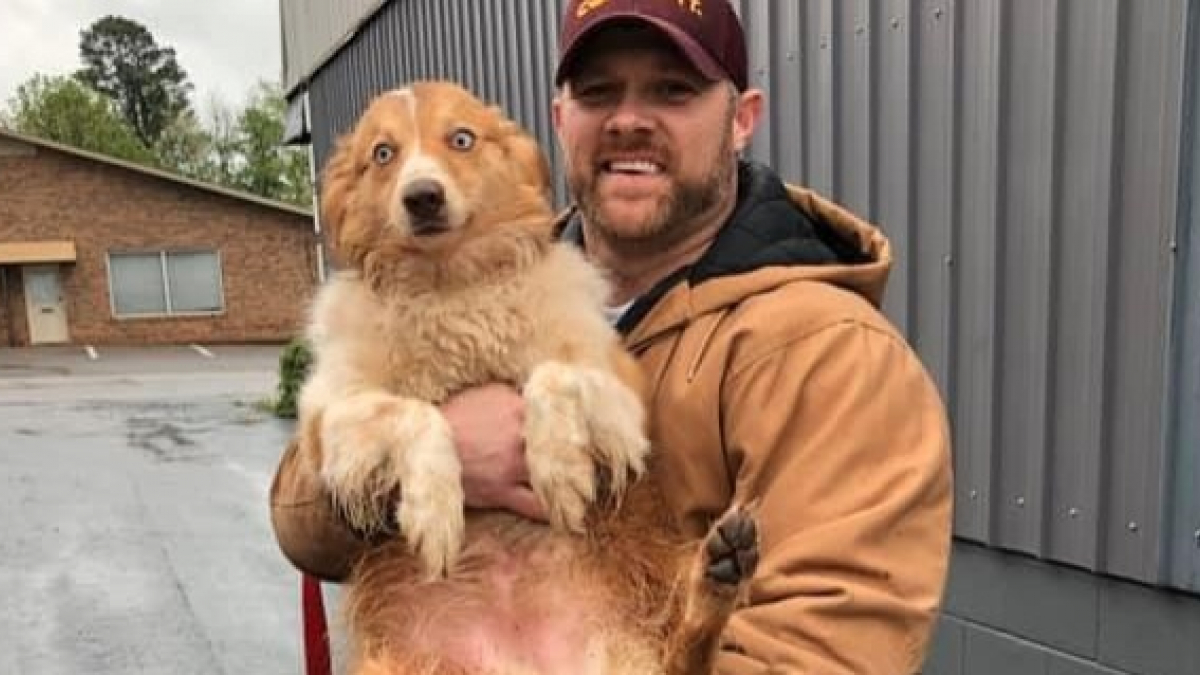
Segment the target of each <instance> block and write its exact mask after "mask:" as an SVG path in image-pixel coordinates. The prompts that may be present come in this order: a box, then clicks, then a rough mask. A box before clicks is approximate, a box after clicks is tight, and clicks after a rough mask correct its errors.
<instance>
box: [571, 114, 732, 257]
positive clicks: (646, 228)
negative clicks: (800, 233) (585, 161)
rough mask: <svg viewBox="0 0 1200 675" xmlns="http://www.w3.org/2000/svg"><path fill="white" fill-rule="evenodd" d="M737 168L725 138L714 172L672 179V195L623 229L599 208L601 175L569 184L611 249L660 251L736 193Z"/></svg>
mask: <svg viewBox="0 0 1200 675" xmlns="http://www.w3.org/2000/svg"><path fill="white" fill-rule="evenodd" d="M629 149H631V150H637V149H638V148H629ZM736 166H737V162H736V161H735V158H734V157H733V150H732V143H731V140H730V139H729V138H725V140H724V141H723V142H722V144H721V147H720V148H719V149H718V151H717V154H716V156H715V158H714V161H711V162H710V167H711V170H710V171H709V173H708V174H707V175H705V176H701V177H699V178H695V179H680V178H672V180H671V190H670V192H669V193H668V194H666V195H664V196H662V197H660V198H659V200H658V204H657V205H656V207H655V208H654V209H653V210H652V211H651V212H650V214H649V215H648V216H646V217H643V218H642V219H641V222H638V223H632V224H631V223H626V224H625V225H624V226H623V227H615V226H614V224H613V223H612V222H611V221H610V220H609V218H608V217H607V214H606V213H605V211H604V209H603V208H602V206H601V205H600V197H599V194H597V191H598V183H599V178H600V175H599V174H598V173H596V174H592V175H591V176H585V175H582V174H581V173H580V172H572V173H571V175H570V176H569V177H568V180H569V183H570V188H571V193H572V194H573V195H575V200H576V204H577V206H578V207H579V211H580V214H581V215H582V216H583V219H584V221H585V222H586V223H587V224H588V229H589V230H590V231H592V232H594V233H596V234H598V235H600V236H602V237H604V238H605V239H606V240H607V241H608V243H609V245H611V246H617V247H620V248H642V247H644V246H647V245H654V246H655V247H656V248H658V247H669V246H670V245H672V244H674V243H677V242H678V241H681V240H683V239H685V238H686V237H687V236H688V234H690V233H691V231H692V230H693V229H695V228H694V223H695V221H696V220H697V219H698V218H700V217H701V216H703V215H704V214H705V213H707V212H709V211H711V210H712V209H713V208H714V207H715V206H716V205H717V204H719V203H720V202H721V201H722V200H723V199H724V198H725V196H726V195H727V194H728V192H729V191H730V190H732V189H733V173H734V171H735V170H736Z"/></svg>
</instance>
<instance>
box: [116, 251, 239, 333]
mask: <svg viewBox="0 0 1200 675" xmlns="http://www.w3.org/2000/svg"><path fill="white" fill-rule="evenodd" d="M188 253H211V254H212V255H213V257H215V258H216V260H217V297H218V298H219V299H220V300H221V308H220V309H218V310H214V311H211V312H176V311H175V310H174V309H173V308H172V307H171V275H170V274H169V273H168V269H167V258H168V257H169V256H171V255H172V254H178V255H185V254H188ZM134 255H136V256H147V257H149V256H153V255H157V256H158V263H159V266H160V271H161V274H162V282H163V285H162V291H163V298H164V301H165V302H164V304H165V305H166V308H167V311H166V312H146V313H144V314H120V313H118V312H117V294H116V291H115V289H114V288H113V268H112V259H113V256H134ZM104 262H105V266H106V267H107V269H108V305H109V311H110V312H111V313H112V315H113V317H114V318H116V319H119V320H122V321H126V320H136V319H163V318H169V319H181V318H189V317H212V316H223V315H224V314H225V307H226V306H225V263H224V261H223V260H222V259H221V251H220V250H219V249H211V248H172V249H160V250H151V251H109V252H108V253H107V254H106V255H105V256H104Z"/></svg>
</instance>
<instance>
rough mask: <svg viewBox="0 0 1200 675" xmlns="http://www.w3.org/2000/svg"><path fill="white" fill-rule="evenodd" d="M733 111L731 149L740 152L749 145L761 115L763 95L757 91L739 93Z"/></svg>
mask: <svg viewBox="0 0 1200 675" xmlns="http://www.w3.org/2000/svg"><path fill="white" fill-rule="evenodd" d="M734 101H735V102H734V105H735V106H737V107H736V108H735V109H734V111H733V149H734V150H735V151H736V152H742V151H743V150H745V149H746V146H748V145H750V139H751V137H753V136H754V130H755V129H757V128H758V122H759V120H761V119H762V115H763V93H762V91H761V90H759V89H747V90H746V91H744V92H740V93H739V94H738V96H737V98H736V99H734Z"/></svg>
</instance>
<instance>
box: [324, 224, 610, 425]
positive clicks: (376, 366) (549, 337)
mask: <svg viewBox="0 0 1200 675" xmlns="http://www.w3.org/2000/svg"><path fill="white" fill-rule="evenodd" d="M401 292H402V289H401ZM606 293H607V286H606V284H605V282H604V280H603V279H602V278H601V277H600V275H599V273H598V272H597V271H596V270H595V269H594V268H593V267H592V266H591V265H589V264H588V263H587V262H586V261H584V259H583V258H582V256H581V255H580V254H579V253H578V252H576V251H574V250H572V249H570V248H568V247H567V246H566V245H556V246H555V247H554V248H553V249H552V251H551V253H550V254H549V255H548V256H546V257H545V258H544V259H543V260H541V261H540V262H539V263H538V264H537V265H536V266H535V267H533V268H532V269H530V270H528V271H527V272H525V273H521V274H514V275H511V276H509V277H507V278H505V279H502V280H499V281H494V282H491V283H487V284H483V285H478V286H470V287H465V288H459V289H455V290H454V291H451V292H444V293H442V292H439V293H425V294H422V295H419V296H404V295H397V297H381V296H379V295H378V294H376V293H375V292H373V291H372V290H371V289H369V288H368V287H367V286H366V284H365V282H364V281H363V280H362V278H361V276H359V275H357V274H352V273H348V274H344V275H339V276H337V277H335V278H334V279H332V280H331V281H330V282H329V283H328V284H327V285H326V286H325V287H324V288H323V289H322V291H321V294H320V295H319V297H318V300H317V302H316V304H315V307H314V311H313V322H312V325H311V327H310V339H312V341H313V343H314V347H315V351H316V353H317V354H318V358H319V361H318V363H317V368H318V369H325V370H326V372H325V373H324V375H325V376H326V377H330V378H331V379H332V380H335V381H338V383H339V384H342V385H346V384H351V383H350V382H347V381H346V378H369V381H368V382H363V383H361V384H364V385H368V386H373V387H382V388H383V389H385V390H388V391H390V392H391V393H393V394H397V395H402V396H411V397H413V398H417V399H421V400H424V401H429V402H435V403H436V402H440V401H443V400H445V399H446V398H447V397H448V396H449V395H451V394H453V393H455V391H457V390H460V389H463V388H467V387H471V386H474V385H478V384H483V383H486V382H509V383H512V384H521V383H523V382H524V380H525V378H526V377H527V376H528V374H529V373H530V371H531V369H532V368H533V366H535V365H536V364H537V363H538V362H540V361H544V360H545V359H546V358H547V349H546V348H545V345H548V344H550V343H552V342H559V341H562V340H563V337H564V336H563V334H569V333H571V332H575V333H580V334H596V333H597V331H595V328H597V327H596V326H593V325H591V324H595V323H596V322H597V321H598V320H599V319H598V317H600V316H602V313H601V308H602V307H603V305H604V302H605V294H606ZM599 332H600V333H602V332H603V331H599ZM555 333H560V334H558V335H555ZM568 341H569V339H568ZM335 364H346V365H349V366H350V368H349V369H348V371H349V372H345V373H331V372H328V368H327V366H333V365H335ZM351 386H353V385H351Z"/></svg>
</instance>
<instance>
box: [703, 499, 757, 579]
mask: <svg viewBox="0 0 1200 675" xmlns="http://www.w3.org/2000/svg"><path fill="white" fill-rule="evenodd" d="M704 553H705V561H706V565H705V574H706V576H707V577H708V579H709V580H710V581H712V582H713V583H716V584H720V585H724V586H736V585H738V584H740V583H742V582H743V581H746V580H747V579H749V578H750V577H751V576H753V575H754V570H755V569H756V568H757V567H758V526H757V525H756V524H755V521H754V517H753V516H752V515H751V514H750V512H749V511H747V510H745V509H736V510H734V511H731V512H729V513H727V514H725V516H724V517H723V518H721V520H720V521H719V522H718V523H717V524H716V526H715V527H713V529H712V531H711V532H710V533H709V535H708V539H707V541H706V542H705V544H704Z"/></svg>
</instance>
